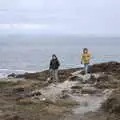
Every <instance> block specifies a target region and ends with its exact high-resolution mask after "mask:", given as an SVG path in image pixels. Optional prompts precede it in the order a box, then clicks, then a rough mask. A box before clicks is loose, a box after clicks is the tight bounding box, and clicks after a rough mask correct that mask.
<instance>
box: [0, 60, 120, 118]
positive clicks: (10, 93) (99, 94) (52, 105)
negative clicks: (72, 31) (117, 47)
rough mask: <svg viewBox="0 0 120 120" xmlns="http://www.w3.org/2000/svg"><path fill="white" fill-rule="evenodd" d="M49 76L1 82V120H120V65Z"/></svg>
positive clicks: (13, 77) (17, 77) (30, 75)
mask: <svg viewBox="0 0 120 120" xmlns="http://www.w3.org/2000/svg"><path fill="white" fill-rule="evenodd" d="M48 77H49V72H48V71H43V72H40V73H25V74H21V75H15V74H11V75H9V77H8V78H5V79H1V80H0V120H120V63H118V62H108V63H102V64H96V65H93V66H91V73H90V74H87V75H84V72H83V70H82V69H79V68H74V69H66V70H60V72H59V78H60V81H59V82H58V83H54V82H53V81H48V79H47V78H48Z"/></svg>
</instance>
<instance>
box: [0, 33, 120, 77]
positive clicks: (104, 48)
mask: <svg viewBox="0 0 120 120" xmlns="http://www.w3.org/2000/svg"><path fill="white" fill-rule="evenodd" d="M119 39H120V38H119V37H81V36H40V35H36V36H35V35H34V36H32V35H6V36H5V35H4V36H2V35H1V36H0V76H6V75H8V74H10V73H18V74H19V73H24V72H36V71H42V70H46V69H48V68H49V61H50V59H51V55H52V54H56V55H57V56H58V59H59V61H60V63H61V68H72V67H80V66H81V64H80V53H81V52H82V49H83V48H85V47H87V48H88V49H89V51H90V52H91V54H92V60H91V64H94V63H101V62H108V61H120V52H119V46H120V40H119Z"/></svg>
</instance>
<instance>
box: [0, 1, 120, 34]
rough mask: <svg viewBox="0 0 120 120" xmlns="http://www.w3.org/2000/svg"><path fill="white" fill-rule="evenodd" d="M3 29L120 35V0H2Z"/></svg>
mask: <svg viewBox="0 0 120 120" xmlns="http://www.w3.org/2000/svg"><path fill="white" fill-rule="evenodd" d="M0 33H33V34H34V33H39V34H58V35H61V34H78V35H99V36H120V0H0Z"/></svg>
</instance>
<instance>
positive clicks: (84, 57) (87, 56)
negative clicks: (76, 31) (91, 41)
mask: <svg viewBox="0 0 120 120" xmlns="http://www.w3.org/2000/svg"><path fill="white" fill-rule="evenodd" d="M90 59H91V54H90V53H89V52H88V53H86V54H85V53H82V54H81V62H82V63H83V64H89V62H90Z"/></svg>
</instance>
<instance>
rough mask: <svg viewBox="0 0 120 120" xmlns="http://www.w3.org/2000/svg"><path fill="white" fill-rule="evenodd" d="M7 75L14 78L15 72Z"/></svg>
mask: <svg viewBox="0 0 120 120" xmlns="http://www.w3.org/2000/svg"><path fill="white" fill-rule="evenodd" d="M8 77H13V78H15V77H16V74H15V73H11V74H9V75H8Z"/></svg>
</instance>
